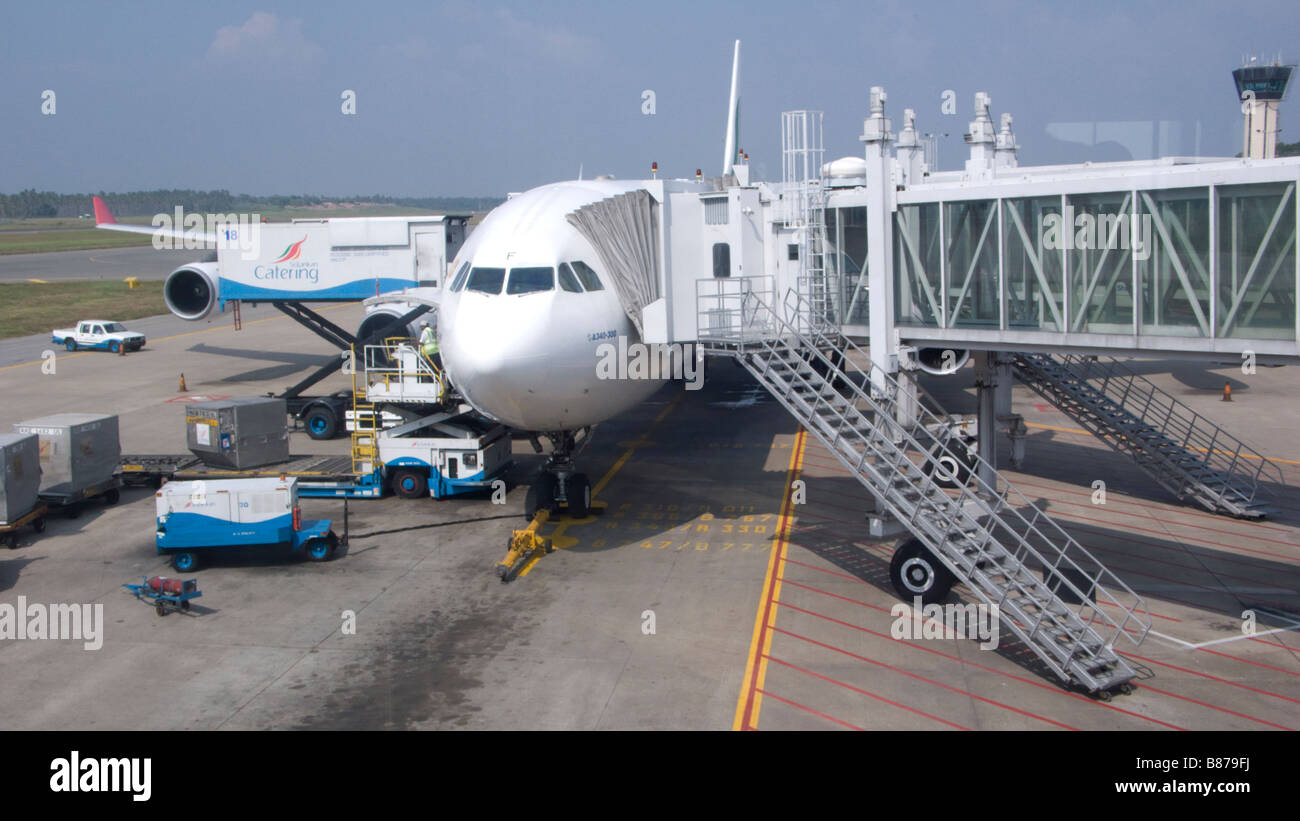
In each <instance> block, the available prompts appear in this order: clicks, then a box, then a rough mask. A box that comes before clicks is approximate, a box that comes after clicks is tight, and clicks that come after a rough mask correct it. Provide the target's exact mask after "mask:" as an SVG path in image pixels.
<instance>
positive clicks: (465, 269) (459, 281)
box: [451, 260, 469, 291]
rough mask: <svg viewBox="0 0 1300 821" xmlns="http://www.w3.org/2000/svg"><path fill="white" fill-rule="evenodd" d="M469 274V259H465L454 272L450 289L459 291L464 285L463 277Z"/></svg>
mask: <svg viewBox="0 0 1300 821" xmlns="http://www.w3.org/2000/svg"><path fill="white" fill-rule="evenodd" d="M468 276H469V260H465V261H464V262H462V263H461V265H460V270H459V271H457V272H456V278H455V279H454V280H452V283H451V289H452V290H453V291H459V290H460V289H461V288H464V287H465V279H466V277H468Z"/></svg>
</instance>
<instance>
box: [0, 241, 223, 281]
mask: <svg viewBox="0 0 1300 821" xmlns="http://www.w3.org/2000/svg"><path fill="white" fill-rule="evenodd" d="M211 253H212V252H211V251H204V250H188V251H187V250H185V249H181V250H161V251H160V250H156V249H154V248H153V246H151V245H143V246H140V247H139V248H97V249H93V250H87V251H51V252H49V253H44V254H3V255H0V282H24V281H26V280H28V279H43V280H46V281H63V280H70V279H125V278H126V277H139V278H140V279H166V278H167V275H168V274H170V273H171V272H172V271H174V270H176V269H177V268H179V267H181V266H182V265H184V264H185V263H187V262H194V261H195V260H201V259H203V258H204V257H206V256H208V255H209V254H211Z"/></svg>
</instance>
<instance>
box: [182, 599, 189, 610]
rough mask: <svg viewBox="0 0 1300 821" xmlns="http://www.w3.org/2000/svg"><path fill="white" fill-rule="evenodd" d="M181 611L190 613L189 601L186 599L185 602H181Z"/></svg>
mask: <svg viewBox="0 0 1300 821" xmlns="http://www.w3.org/2000/svg"><path fill="white" fill-rule="evenodd" d="M181 609H182V610H184V611H185V612H186V613H188V612H190V600H189V599H186V600H185V601H183V602H181Z"/></svg>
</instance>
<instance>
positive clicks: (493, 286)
mask: <svg viewBox="0 0 1300 821" xmlns="http://www.w3.org/2000/svg"><path fill="white" fill-rule="evenodd" d="M505 279H506V269H505V268H474V269H471V270H470V272H469V281H468V282H467V283H465V288H466V289H467V290H470V291H478V292H479V293H481V294H499V293H501V283H503V282H505Z"/></svg>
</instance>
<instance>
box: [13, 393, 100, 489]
mask: <svg viewBox="0 0 1300 821" xmlns="http://www.w3.org/2000/svg"><path fill="white" fill-rule="evenodd" d="M14 432H16V433H34V434H36V435H37V436H38V437H40V467H41V487H40V493H42V494H53V495H58V496H67V497H71V498H77V497H80V496H81V495H82V494H83V492H84V491H86V490H87V489H91V488H95V487H97V486H101V485H104V484H106V483H111V482H112V479H113V474H114V473H115V472H116V471H117V464H118V461H119V460H120V459H121V458H122V446H121V442H120V441H119V439H118V431H117V417H116V416H113V415H111V414H101V413H56V414H53V415H51V416H42V417H40V418H39V419H28V420H27V421H25V422H19V423H17V424H16V425H14Z"/></svg>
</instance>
